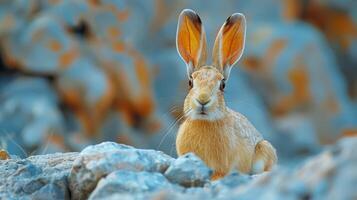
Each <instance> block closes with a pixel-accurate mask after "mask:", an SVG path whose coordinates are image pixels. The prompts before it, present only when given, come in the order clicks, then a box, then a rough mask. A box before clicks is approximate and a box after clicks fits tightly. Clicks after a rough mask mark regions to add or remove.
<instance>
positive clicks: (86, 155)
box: [69, 142, 173, 199]
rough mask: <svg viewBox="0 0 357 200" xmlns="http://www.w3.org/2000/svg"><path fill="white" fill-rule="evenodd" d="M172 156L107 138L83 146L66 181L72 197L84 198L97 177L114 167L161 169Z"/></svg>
mask: <svg viewBox="0 0 357 200" xmlns="http://www.w3.org/2000/svg"><path fill="white" fill-rule="evenodd" d="M172 161H173V158H171V157H170V156H168V155H166V154H164V153H162V152H159V151H154V150H143V149H134V148H131V147H128V146H126V145H118V144H116V143H111V142H106V143H102V144H99V145H94V146H90V147H87V148H86V149H84V150H83V151H82V152H81V153H80V155H79V156H78V158H77V159H76V160H75V162H74V164H73V167H72V170H71V174H70V176H69V185H70V189H71V193H72V198H73V199H85V198H86V197H88V195H89V194H90V192H92V190H93V189H94V188H95V186H96V185H97V183H98V181H99V180H100V179H101V178H102V177H105V176H106V175H108V174H110V173H111V172H113V171H116V170H119V169H120V170H132V171H148V172H164V171H165V170H166V169H167V168H168V167H169V165H170V164H171V162H172Z"/></svg>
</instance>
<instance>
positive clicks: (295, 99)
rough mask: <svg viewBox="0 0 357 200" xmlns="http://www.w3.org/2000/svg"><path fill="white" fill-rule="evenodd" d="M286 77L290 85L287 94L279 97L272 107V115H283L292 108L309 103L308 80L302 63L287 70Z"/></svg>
mask: <svg viewBox="0 0 357 200" xmlns="http://www.w3.org/2000/svg"><path fill="white" fill-rule="evenodd" d="M287 75H288V79H289V82H290V83H291V86H292V91H291V93H290V94H289V95H286V96H283V97H281V99H280V100H279V101H278V102H277V103H275V106H274V107H273V113H274V115H284V114H286V113H289V112H290V111H292V110H293V109H295V108H297V107H300V106H304V105H306V104H308V103H310V100H311V93H310V81H309V75H308V72H307V70H306V68H305V66H304V65H302V64H297V65H296V66H295V67H293V68H291V69H290V70H289V72H288V74H287Z"/></svg>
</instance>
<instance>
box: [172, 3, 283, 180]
mask: <svg viewBox="0 0 357 200" xmlns="http://www.w3.org/2000/svg"><path fill="white" fill-rule="evenodd" d="M245 34H246V20H245V17H244V15H243V14H241V13H235V14H233V15H231V16H230V17H228V18H227V20H226V21H225V23H224V24H223V25H222V27H221V29H220V30H219V32H218V34H217V36H216V40H215V43H214V47H213V64H212V65H205V60H206V56H207V49H206V35H205V31H204V28H203V25H202V21H201V19H200V17H199V16H198V14H196V12H194V11H193V10H190V9H184V10H183V11H182V12H181V14H180V16H179V20H178V26H177V33H176V47H177V51H178V53H179V55H180V57H181V58H182V59H183V61H184V62H185V64H186V67H187V75H188V77H189V81H188V82H189V87H190V90H189V92H188V95H187V96H186V98H185V101H184V109H183V111H184V116H185V120H184V121H183V122H182V124H181V125H180V127H179V129H178V133H177V138H176V150H177V153H178V155H179V156H180V155H183V154H186V153H188V152H193V153H195V154H196V155H197V156H199V157H200V158H201V159H202V160H203V161H204V162H205V163H206V164H207V166H208V167H210V168H212V169H213V171H214V173H213V174H212V177H211V178H212V180H216V179H219V178H222V177H224V176H225V175H226V174H227V173H229V172H230V171H231V170H234V169H235V170H238V171H239V172H241V173H246V174H257V173H262V172H264V171H269V170H271V169H272V167H273V166H274V165H275V164H276V162H277V155H276V150H275V148H274V147H273V146H272V145H271V144H270V143H269V142H268V141H267V140H264V139H263V137H262V135H261V134H260V133H259V132H258V131H257V130H256V129H255V127H254V126H253V125H252V124H251V123H250V122H249V121H248V119H247V118H246V117H245V116H243V115H242V114H240V113H238V112H235V111H233V110H231V109H229V108H228V107H226V105H225V101H224V88H225V83H226V82H227V80H228V78H229V74H230V71H231V69H232V67H233V66H234V64H235V63H236V62H237V61H238V60H239V59H240V57H241V56H242V54H243V50H244V44H245Z"/></svg>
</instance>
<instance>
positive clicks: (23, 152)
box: [5, 132, 28, 158]
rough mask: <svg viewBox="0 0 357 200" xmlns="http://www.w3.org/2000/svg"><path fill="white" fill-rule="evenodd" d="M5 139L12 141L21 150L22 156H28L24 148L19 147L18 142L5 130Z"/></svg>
mask: <svg viewBox="0 0 357 200" xmlns="http://www.w3.org/2000/svg"><path fill="white" fill-rule="evenodd" d="M5 139H6V140H8V141H10V142H12V143H14V144H15V146H16V147H17V148H19V149H20V150H21V152H22V154H23V156H25V158H27V157H28V154H27V153H26V151H25V149H24V148H23V147H21V145H20V144H18V143H17V142H16V141H15V140H14V139H12V138H11V135H10V134H9V133H6V132H5Z"/></svg>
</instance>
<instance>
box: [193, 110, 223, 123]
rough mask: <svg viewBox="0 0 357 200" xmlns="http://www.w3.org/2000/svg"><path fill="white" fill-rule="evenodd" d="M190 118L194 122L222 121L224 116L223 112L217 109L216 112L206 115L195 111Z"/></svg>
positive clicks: (208, 112)
mask: <svg viewBox="0 0 357 200" xmlns="http://www.w3.org/2000/svg"><path fill="white" fill-rule="evenodd" d="M188 117H189V118H190V119H192V120H207V121H214V120H219V119H222V118H223V117H224V114H223V112H221V111H220V110H217V109H216V110H215V111H207V112H205V113H204V114H202V113H201V111H200V110H195V111H193V112H191V113H190V114H189V116H188Z"/></svg>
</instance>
